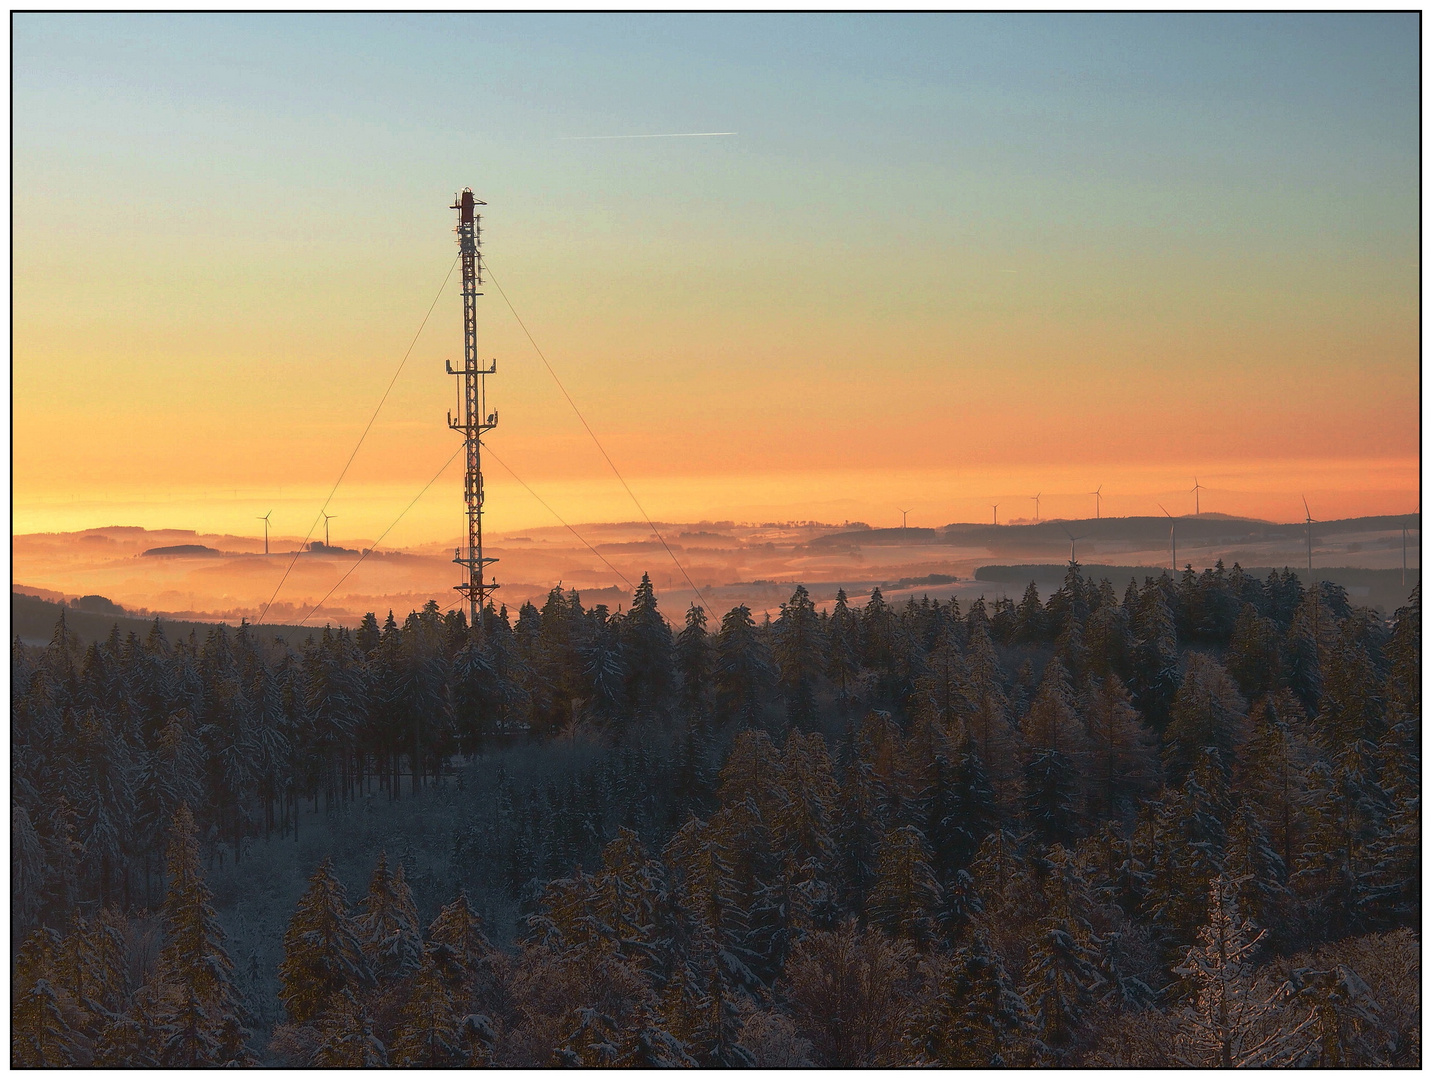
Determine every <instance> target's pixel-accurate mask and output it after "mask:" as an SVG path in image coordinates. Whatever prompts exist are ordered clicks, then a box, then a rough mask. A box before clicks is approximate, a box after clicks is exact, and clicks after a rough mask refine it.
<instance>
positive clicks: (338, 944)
mask: <svg viewBox="0 0 1432 1080" xmlns="http://www.w3.org/2000/svg"><path fill="white" fill-rule="evenodd" d="M283 952H284V958H283V962H282V963H281V964H280V965H279V969H278V974H279V994H278V996H279V1000H280V1001H282V1002H283V1005H284V1008H285V1009H286V1010H287V1012H288V1015H289V1017H290V1019H292V1020H293V1022H294V1023H297V1024H307V1023H312V1022H313V1021H315V1020H317V1019H319V1018H320V1017H321V1016H322V1015H323V1014H324V1013H325V1012H326V1011H327V1010H328V1008H329V1007H330V1005H332V1004H333V1003H334V1002H335V1001H336V1000H338V999H341V998H343V997H344V995H345V994H346V995H347V999H348V1000H351V999H352V998H353V995H354V994H356V993H358V992H361V991H362V990H364V989H366V988H367V987H369V986H371V985H372V984H373V973H372V969H371V968H370V967H369V965H368V960H367V958H366V957H365V956H364V954H363V947H362V943H361V940H360V938H359V936H358V929H357V927H355V926H354V925H353V921H352V920H351V919H350V918H349V915H348V900H347V896H346V894H345V893H344V890H343V885H342V883H341V882H340V881H339V880H338V879H337V878H336V877H335V876H334V874H333V864H332V861H331V860H329V859H324V860H323V861H322V862H321V863H319V864H318V869H317V870H315V871H314V872H313V876H312V877H311V878H309V882H308V891H307V892H305V893H304V894H303V896H302V897H301V898H300V899H299V901H298V908H297V909H296V910H295V911H294V913H293V918H292V919H291V920H290V921H289V924H288V930H287V932H286V933H285V934H284V937H283ZM349 1020H352V1018H351V1017H350V1018H349ZM350 1026H351V1025H350Z"/></svg>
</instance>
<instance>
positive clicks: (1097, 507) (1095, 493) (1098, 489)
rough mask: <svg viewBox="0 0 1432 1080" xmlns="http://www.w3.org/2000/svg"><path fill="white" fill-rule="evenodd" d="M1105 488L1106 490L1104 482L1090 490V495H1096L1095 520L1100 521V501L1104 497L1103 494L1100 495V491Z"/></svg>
mask: <svg viewBox="0 0 1432 1080" xmlns="http://www.w3.org/2000/svg"><path fill="white" fill-rule="evenodd" d="M1103 490H1104V485H1103V484H1100V485H1099V486H1098V487H1097V488H1095V489H1094V490H1093V491H1091V492H1089V494H1090V495H1092V496H1094V520H1095V521H1098V520H1099V503H1100V500H1101V499H1102V498H1103V496H1102V495H1100V494H1099V493H1100V492H1101V491H1103Z"/></svg>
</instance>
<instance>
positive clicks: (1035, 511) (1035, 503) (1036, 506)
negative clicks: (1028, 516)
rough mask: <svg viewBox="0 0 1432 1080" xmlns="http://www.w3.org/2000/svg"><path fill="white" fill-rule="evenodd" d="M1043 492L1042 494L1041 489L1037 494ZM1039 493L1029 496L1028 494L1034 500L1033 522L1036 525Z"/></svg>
mask: <svg viewBox="0 0 1432 1080" xmlns="http://www.w3.org/2000/svg"><path fill="white" fill-rule="evenodd" d="M1043 494H1044V492H1042V491H1041V492H1040V493H1039V495H1043ZM1039 495H1031V496H1030V498H1031V499H1033V500H1034V523H1035V524H1036V525H1037V524H1039Z"/></svg>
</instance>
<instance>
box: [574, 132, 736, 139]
mask: <svg viewBox="0 0 1432 1080" xmlns="http://www.w3.org/2000/svg"><path fill="white" fill-rule="evenodd" d="M736 134H739V132H735V131H677V132H674V133H672V134H670V135H559V136H558V138H559V139H562V140H563V141H565V142H575V141H578V140H581V141H590V140H592V139H696V138H702V137H705V136H707V135H736Z"/></svg>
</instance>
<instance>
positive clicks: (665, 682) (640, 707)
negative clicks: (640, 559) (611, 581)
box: [621, 573, 671, 715]
mask: <svg viewBox="0 0 1432 1080" xmlns="http://www.w3.org/2000/svg"><path fill="white" fill-rule="evenodd" d="M621 638H622V655H623V660H624V665H623V666H624V667H625V669H626V672H627V676H626V680H627V686H626V691H627V696H628V698H629V699H630V701H631V703H632V705H633V707H634V708H635V709H636V711H637V714H638V715H649V714H653V713H654V712H656V711H657V710H658V709H660V708H661V707H662V706H663V705H664V703H665V702H666V700H667V696H668V695H669V694H670V692H671V627H669V626H667V624H666V620H665V619H664V618H662V615H661V612H659V611H658V610H657V605H656V590H655V589H654V588H653V587H652V584H651V576H650V575H648V574H645V573H643V574H642V575H641V584H639V585H638V586H637V587H636V593H635V595H633V597H632V602H631V610H630V611H628V612H627V614H626V616H625V617H624V618H623V619H622V621H621Z"/></svg>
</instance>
